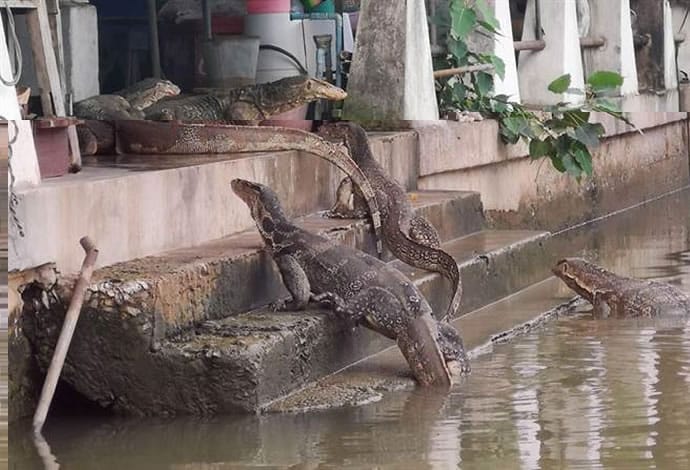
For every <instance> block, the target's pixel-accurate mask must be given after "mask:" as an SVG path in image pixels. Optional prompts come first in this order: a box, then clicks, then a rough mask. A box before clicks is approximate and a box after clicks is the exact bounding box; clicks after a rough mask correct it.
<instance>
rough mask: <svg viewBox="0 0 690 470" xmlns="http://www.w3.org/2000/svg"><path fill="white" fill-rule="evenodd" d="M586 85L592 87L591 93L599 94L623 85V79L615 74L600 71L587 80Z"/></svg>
mask: <svg viewBox="0 0 690 470" xmlns="http://www.w3.org/2000/svg"><path fill="white" fill-rule="evenodd" d="M587 84H588V85H589V86H591V87H592V91H594V92H595V93H599V92H602V91H607V90H614V89H616V88H618V87H619V86H621V85H623V77H622V76H621V75H620V74H618V73H616V72H610V71H607V70H600V71H598V72H594V73H593V74H592V75H590V76H589V78H587Z"/></svg>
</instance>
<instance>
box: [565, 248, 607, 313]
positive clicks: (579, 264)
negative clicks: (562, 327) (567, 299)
mask: <svg viewBox="0 0 690 470" xmlns="http://www.w3.org/2000/svg"><path fill="white" fill-rule="evenodd" d="M552 272H553V273H554V274H555V275H556V277H558V278H559V279H561V280H562V281H563V282H565V284H566V285H567V286H568V287H570V288H571V289H572V290H574V291H575V292H577V293H578V294H580V295H581V296H582V297H584V298H585V299H587V300H588V301H590V302H591V301H592V299H593V298H594V292H595V291H597V290H598V289H600V288H601V287H603V284H604V282H606V280H607V278H608V274H609V273H608V272H607V271H605V270H604V269H602V268H600V267H598V266H596V265H595V264H593V263H590V262H589V261H586V260H584V259H582V258H565V259H562V260H560V261H559V262H558V263H556V266H555V267H554V268H553V269H552Z"/></svg>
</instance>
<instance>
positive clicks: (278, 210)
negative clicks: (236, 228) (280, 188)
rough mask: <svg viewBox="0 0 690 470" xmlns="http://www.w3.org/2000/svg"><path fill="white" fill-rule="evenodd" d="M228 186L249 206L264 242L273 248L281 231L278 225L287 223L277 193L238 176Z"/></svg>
mask: <svg viewBox="0 0 690 470" xmlns="http://www.w3.org/2000/svg"><path fill="white" fill-rule="evenodd" d="M230 186H231V187H232V190H233V191H234V193H235V194H237V196H239V198H240V199H242V200H243V201H244V203H245V204H247V207H249V210H250V212H251V214H252V218H253V219H254V222H256V227H257V229H258V230H259V233H260V234H261V237H262V238H263V239H264V242H265V243H266V244H267V245H268V246H269V247H271V248H275V247H276V245H277V243H276V240H275V238H276V237H277V234H278V233H279V232H281V231H282V229H280V227H282V226H284V225H285V226H287V225H289V223H288V222H287V220H288V219H287V217H286V216H285V213H284V212H283V208H282V206H281V205H280V200H279V199H278V195H277V194H276V193H275V191H273V190H272V189H271V188H269V187H268V186H264V185H263V184H259V183H253V182H251V181H247V180H243V179H239V178H237V179H234V180H232V181H231V182H230Z"/></svg>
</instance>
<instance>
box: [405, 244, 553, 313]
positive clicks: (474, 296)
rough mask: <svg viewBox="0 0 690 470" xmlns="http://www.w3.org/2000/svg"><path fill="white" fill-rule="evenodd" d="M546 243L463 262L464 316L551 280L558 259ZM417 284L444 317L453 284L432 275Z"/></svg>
mask: <svg viewBox="0 0 690 470" xmlns="http://www.w3.org/2000/svg"><path fill="white" fill-rule="evenodd" d="M544 240H545V237H539V238H536V239H534V240H530V241H528V242H526V243H518V244H515V245H511V246H508V247H506V248H505V249H503V250H500V251H497V252H492V253H491V254H490V256H489V258H488V260H487V259H484V258H475V259H473V260H470V261H467V262H464V263H462V264H461V265H460V278H461V280H462V286H463V295H462V303H461V304H460V310H459V313H460V315H462V314H464V313H466V312H470V311H472V310H475V309H477V308H480V307H482V306H484V305H487V304H489V303H491V302H494V301H496V300H498V299H501V298H503V297H505V296H507V295H510V294H512V293H513V292H517V291H518V290H520V289H523V288H525V287H527V286H529V285H532V284H534V283H536V282H539V281H541V280H543V279H546V278H547V277H549V276H550V275H551V267H552V266H553V265H554V263H555V262H556V259H555V257H554V255H552V254H550V251H549V250H547V249H546V248H545V247H544V243H543V242H544ZM403 269H404V268H403ZM416 284H417V287H418V288H419V289H420V290H421V291H422V294H424V297H426V298H427V299H428V300H429V303H430V304H431V306H432V308H433V310H434V313H435V315H436V316H437V317H441V316H442V315H444V314H445V312H446V310H447V308H448V303H449V301H450V295H451V292H450V289H451V284H450V282H448V281H446V280H445V279H443V278H441V276H440V275H438V274H432V275H428V276H424V277H423V278H422V279H421V280H419V281H418V282H417V283H416ZM456 316H458V315H456Z"/></svg>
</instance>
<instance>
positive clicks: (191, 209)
mask: <svg viewBox="0 0 690 470" xmlns="http://www.w3.org/2000/svg"><path fill="white" fill-rule="evenodd" d="M373 141H374V143H373V144H372V148H373V150H374V152H375V155H376V156H377V158H378V159H379V160H380V161H381V163H382V165H383V166H384V168H386V170H387V171H388V172H389V173H390V174H391V175H393V176H394V177H396V178H397V179H398V180H399V181H401V183H403V184H404V185H405V186H406V187H408V188H410V189H411V188H414V187H415V185H416V174H417V173H416V172H417V169H416V166H417V158H416V153H417V149H416V140H415V136H414V134H412V133H407V134H405V133H385V134H383V135H382V136H381V137H376V138H374V139H373ZM101 161H102V162H103V164H102V165H99V166H92V165H89V164H88V163H87V164H86V165H85V167H84V170H83V171H82V172H81V173H78V174H71V175H66V176H64V177H61V178H55V179H47V180H44V181H43V182H41V183H40V184H39V185H38V186H35V187H25V188H20V190H19V191H18V196H19V207H18V214H19V218H20V220H21V221H22V223H23V224H24V227H25V232H26V236H25V237H24V238H21V239H19V238H14V239H12V240H10V247H9V249H10V258H11V261H10V266H9V269H10V270H23V269H28V268H32V267H35V266H39V265H42V264H44V263H48V262H55V263H57V265H58V267H59V269H60V270H62V271H63V272H66V273H68V272H75V271H77V270H78V269H79V266H80V265H81V259H82V252H81V247H80V246H79V244H78V240H79V239H80V238H81V237H82V236H84V235H85V234H89V235H90V236H91V237H92V238H93V239H94V240H95V242H96V243H97V244H98V246H99V247H100V249H101V252H100V256H99V260H98V264H99V266H106V265H109V264H112V263H115V262H119V261H126V260H129V259H133V258H138V257H141V256H147V255H152V254H155V253H160V252H162V251H166V250H172V249H175V248H181V247H185V246H194V245H198V244H199V243H203V242H205V241H208V240H213V239H217V238H221V237H223V236H226V235H229V234H232V233H236V232H239V231H241V230H246V229H248V228H250V227H252V226H253V224H254V223H253V221H252V220H251V219H250V217H249V215H248V213H247V212H246V208H245V206H244V204H243V203H242V202H241V201H240V200H239V199H238V198H237V197H236V196H235V195H234V194H233V193H232V191H230V186H229V185H230V180H231V179H233V178H248V179H251V180H254V181H258V182H261V183H264V184H268V185H269V186H271V187H273V188H275V189H276V191H278V193H279V194H280V195H281V196H282V197H283V200H284V201H285V206H286V208H287V210H288V212H289V213H290V214H292V215H304V214H308V213H311V212H314V211H316V210H322V209H327V208H329V207H330V206H331V205H332V203H333V201H334V194H335V189H336V188H337V185H338V183H339V182H340V179H341V178H342V177H343V176H344V175H343V173H341V172H340V170H338V169H337V168H336V167H335V166H334V165H331V164H330V163H328V162H326V161H324V160H320V159H319V158H317V157H315V156H313V155H309V154H300V153H297V152H280V153H274V154H252V155H242V156H240V155H226V156H222V157H219V158H206V157H201V158H185V159H184V163H180V161H179V159H178V158H175V157H173V158H170V159H168V158H164V157H159V158H151V157H144V158H137V157H132V158H131V159H130V160H125V159H124V157H120V159H119V165H120V168H111V167H109V165H108V164H107V162H106V161H103V160H101ZM304 182H308V184H309V185H310V190H309V191H295V185H299V184H300V183H302V184H304ZM46 233H50V234H51V236H50V237H46V236H45V234H46Z"/></svg>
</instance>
